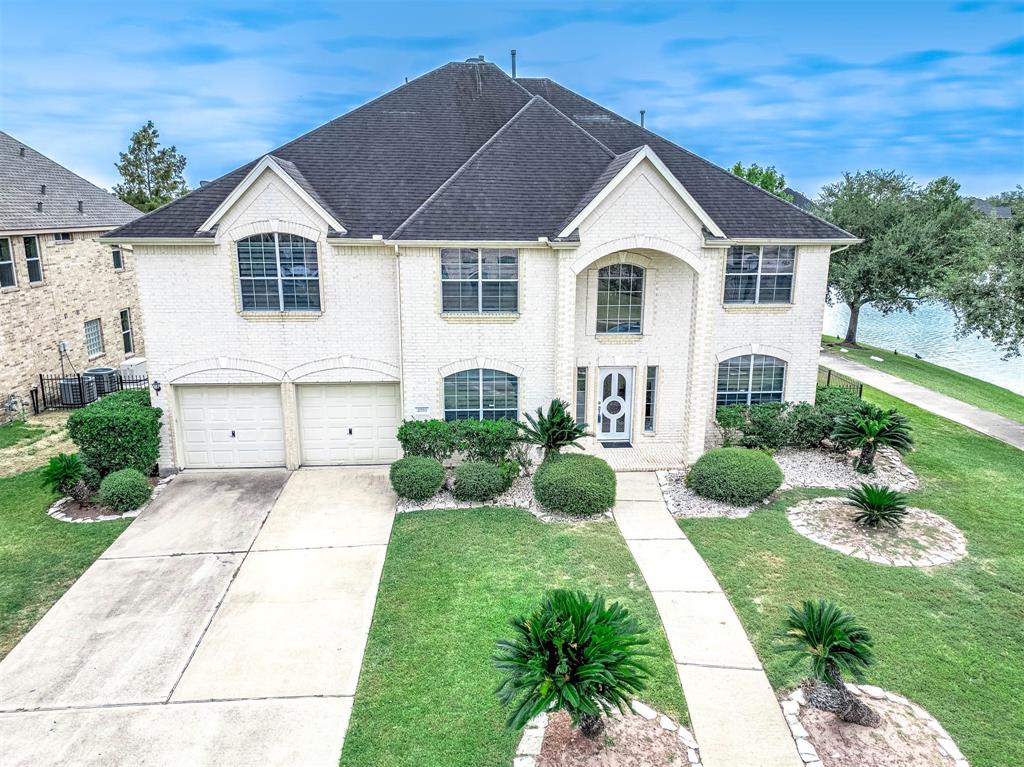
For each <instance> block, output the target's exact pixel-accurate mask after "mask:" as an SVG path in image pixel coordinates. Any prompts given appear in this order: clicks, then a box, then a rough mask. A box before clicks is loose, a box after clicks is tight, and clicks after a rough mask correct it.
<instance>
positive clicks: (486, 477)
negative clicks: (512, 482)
mask: <svg viewBox="0 0 1024 767" xmlns="http://www.w3.org/2000/svg"><path fill="white" fill-rule="evenodd" d="M454 475H455V483H454V485H453V487H452V495H454V496H455V499H456V500H458V501H489V500H491V499H492V498H494V497H495V496H496V495H500V494H501V493H502V492H504V490H505V488H506V485H505V475H504V472H503V471H502V467H501V466H499V465H498V464H496V463H486V462H484V461H467V462H466V463H461V464H459V465H458V466H456V467H455V471H454Z"/></svg>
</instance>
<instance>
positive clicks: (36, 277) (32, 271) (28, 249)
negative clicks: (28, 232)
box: [22, 237, 43, 282]
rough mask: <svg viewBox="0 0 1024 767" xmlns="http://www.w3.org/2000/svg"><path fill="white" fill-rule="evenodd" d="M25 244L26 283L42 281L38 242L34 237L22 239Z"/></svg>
mask: <svg viewBox="0 0 1024 767" xmlns="http://www.w3.org/2000/svg"><path fill="white" fill-rule="evenodd" d="M22 242H23V243H24V244H25V266H26V267H28V281H29V282H42V281H43V260H42V259H41V258H40V257H39V240H37V239H36V238H35V237H23V238H22Z"/></svg>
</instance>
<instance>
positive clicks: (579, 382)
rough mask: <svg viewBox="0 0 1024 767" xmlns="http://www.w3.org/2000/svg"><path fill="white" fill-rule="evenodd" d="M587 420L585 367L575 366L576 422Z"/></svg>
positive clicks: (581, 422) (582, 422)
mask: <svg viewBox="0 0 1024 767" xmlns="http://www.w3.org/2000/svg"><path fill="white" fill-rule="evenodd" d="M586 422H587V369H586V368H576V423H578V424H585V423H586Z"/></svg>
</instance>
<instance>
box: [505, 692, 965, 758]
mask: <svg viewBox="0 0 1024 767" xmlns="http://www.w3.org/2000/svg"><path fill="white" fill-rule="evenodd" d="M630 708H631V709H633V713H634V714H636V715H637V716H639V717H641V718H642V719H646V720H647V721H649V722H650V721H653V720H654V719H657V720H658V724H660V725H661V728H662V729H663V730H665V731H666V732H674V733H676V735H677V737H678V738H679V740H680V742H682V744H683V745H684V746H686V757H687V759H688V760H689V763H690V765H691V767H701V762H700V747H699V746H698V745H697V741H696V739H695V738H694V737H693V733H691V732H690V731H689V730H688V729H686V728H685V727H683V726H682V725H681V724H679V723H678V722H676V721H675V720H674V719H672V718H670V717H669V716H667V715H665V714H661V713H659V712H657V711H655V710H654V709H653V708H651V707H650V706H648V705H646V704H645V703H641V702H640V701H638V700H634V701H632V702H631V703H630ZM547 727H548V714H546V713H542V714H537V716H535V717H534V718H533V719H531V720H530V721H529V722H527V723H526V727H525V728H524V729H523V737H522V738H520V739H519V745H518V746H517V747H516V755H515V756H514V757H513V759H512V767H536V765H537V758H538V757H539V756H540V751H541V747H542V746H543V745H544V732H545V731H546V730H547ZM957 767H960V765H957Z"/></svg>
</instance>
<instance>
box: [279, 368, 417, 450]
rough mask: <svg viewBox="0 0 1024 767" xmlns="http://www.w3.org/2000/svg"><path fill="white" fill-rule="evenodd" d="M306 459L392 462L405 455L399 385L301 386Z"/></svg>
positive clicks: (300, 409) (300, 418) (301, 426)
mask: <svg viewBox="0 0 1024 767" xmlns="http://www.w3.org/2000/svg"><path fill="white" fill-rule="evenodd" d="M297 393H298V402H299V434H300V439H301V440H302V463H303V464H305V465H307V466H323V465H329V464H345V463H391V462H392V461H395V460H398V459H399V458H401V457H402V449H401V447H400V446H399V444H398V439H397V437H396V434H397V432H398V426H399V424H400V423H401V421H402V408H401V405H400V403H399V398H398V384H397V383H358V384H356V383H353V384H300V385H299V386H298V387H297Z"/></svg>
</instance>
